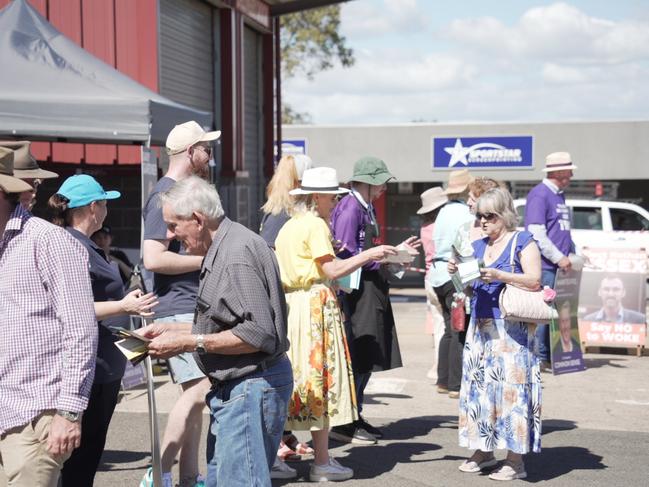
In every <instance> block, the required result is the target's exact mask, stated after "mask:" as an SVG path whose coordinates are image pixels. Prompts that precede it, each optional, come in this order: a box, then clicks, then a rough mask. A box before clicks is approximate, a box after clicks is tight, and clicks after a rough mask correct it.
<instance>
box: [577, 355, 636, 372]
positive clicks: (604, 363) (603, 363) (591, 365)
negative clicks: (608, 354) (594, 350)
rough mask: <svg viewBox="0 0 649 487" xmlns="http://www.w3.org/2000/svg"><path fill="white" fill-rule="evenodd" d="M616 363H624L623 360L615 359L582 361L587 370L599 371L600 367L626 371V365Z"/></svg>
mask: <svg viewBox="0 0 649 487" xmlns="http://www.w3.org/2000/svg"><path fill="white" fill-rule="evenodd" d="M617 362H626V360H624V359H617V358H588V357H586V358H585V359H584V363H585V364H586V368H587V369H599V368H600V367H613V368H616V369H626V368H628V366H627V365H623V364H619V363H617Z"/></svg>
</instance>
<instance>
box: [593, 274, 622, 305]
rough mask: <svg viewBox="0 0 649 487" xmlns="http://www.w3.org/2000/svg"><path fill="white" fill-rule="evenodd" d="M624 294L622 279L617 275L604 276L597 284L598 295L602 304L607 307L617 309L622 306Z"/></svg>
mask: <svg viewBox="0 0 649 487" xmlns="http://www.w3.org/2000/svg"><path fill="white" fill-rule="evenodd" d="M625 295H626V291H625V290H624V284H623V283H622V279H619V278H617V277H612V278H606V277H605V278H604V279H602V282H601V283H600V285H599V297H600V299H601V300H602V306H603V307H605V308H608V309H619V308H620V307H621V306H622V299H623V298H624V296H625Z"/></svg>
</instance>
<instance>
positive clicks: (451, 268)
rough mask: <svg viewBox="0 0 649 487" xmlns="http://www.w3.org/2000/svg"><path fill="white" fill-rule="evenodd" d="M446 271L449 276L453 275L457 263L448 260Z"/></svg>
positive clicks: (453, 260)
mask: <svg viewBox="0 0 649 487" xmlns="http://www.w3.org/2000/svg"><path fill="white" fill-rule="evenodd" d="M446 270H447V271H448V273H449V274H455V273H456V272H457V262H456V261H455V259H452V258H451V259H448V263H447V264H446Z"/></svg>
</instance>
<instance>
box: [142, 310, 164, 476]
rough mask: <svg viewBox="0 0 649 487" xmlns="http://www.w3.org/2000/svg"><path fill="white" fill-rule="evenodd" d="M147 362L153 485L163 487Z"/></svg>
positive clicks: (149, 363) (158, 431)
mask: <svg viewBox="0 0 649 487" xmlns="http://www.w3.org/2000/svg"><path fill="white" fill-rule="evenodd" d="M143 319H144V325H145V326H146V325H148V324H149V323H148V319H147V318H143ZM145 362H146V393H147V397H148V402H149V431H150V437H151V471H152V473H153V485H154V486H155V487H158V486H162V464H161V457H160V429H159V428H158V413H157V411H156V405H155V387H154V384H153V364H152V363H151V357H149V356H147V358H146V359H145Z"/></svg>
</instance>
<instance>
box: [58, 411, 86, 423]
mask: <svg viewBox="0 0 649 487" xmlns="http://www.w3.org/2000/svg"><path fill="white" fill-rule="evenodd" d="M56 414H58V415H59V416H61V417H62V418H65V419H67V420H68V421H71V422H73V423H77V422H79V421H81V414H82V413H75V412H73V411H66V410H64V409H57V410H56Z"/></svg>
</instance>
